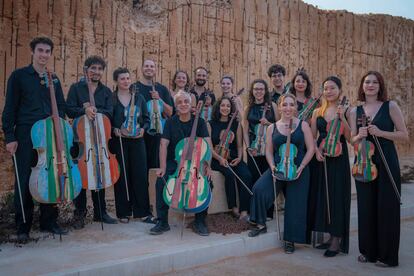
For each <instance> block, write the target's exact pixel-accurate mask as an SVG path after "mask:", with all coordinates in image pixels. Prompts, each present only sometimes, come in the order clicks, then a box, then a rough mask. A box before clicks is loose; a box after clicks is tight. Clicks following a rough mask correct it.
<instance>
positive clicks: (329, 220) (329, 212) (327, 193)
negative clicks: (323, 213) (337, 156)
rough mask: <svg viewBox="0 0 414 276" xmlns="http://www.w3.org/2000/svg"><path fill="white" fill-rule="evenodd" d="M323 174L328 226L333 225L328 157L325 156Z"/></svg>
mask: <svg viewBox="0 0 414 276" xmlns="http://www.w3.org/2000/svg"><path fill="white" fill-rule="evenodd" d="M323 172H324V175H325V190H326V207H327V211H328V224H331V207H330V200H329V188H328V170H327V167H326V156H324V158H323Z"/></svg>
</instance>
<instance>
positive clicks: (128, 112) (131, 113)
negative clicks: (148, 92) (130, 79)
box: [121, 85, 141, 137]
mask: <svg viewBox="0 0 414 276" xmlns="http://www.w3.org/2000/svg"><path fill="white" fill-rule="evenodd" d="M137 92H138V87H137V85H134V88H133V90H132V91H131V101H130V102H129V105H128V106H127V107H126V108H125V121H124V122H123V123H122V125H121V134H122V136H125V137H137V136H138V135H140V134H141V128H140V126H139V123H138V117H139V115H140V112H139V108H138V107H137V106H136V105H135V95H137Z"/></svg>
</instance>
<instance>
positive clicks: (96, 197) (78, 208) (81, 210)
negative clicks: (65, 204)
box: [73, 189, 106, 218]
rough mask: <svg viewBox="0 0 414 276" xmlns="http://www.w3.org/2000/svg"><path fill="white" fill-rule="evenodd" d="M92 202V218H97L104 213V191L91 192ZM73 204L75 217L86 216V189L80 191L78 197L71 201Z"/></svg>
mask: <svg viewBox="0 0 414 276" xmlns="http://www.w3.org/2000/svg"><path fill="white" fill-rule="evenodd" d="M91 195H92V201H93V216H94V217H96V218H99V217H100V216H101V214H100V210H101V211H102V214H105V213H106V202H105V189H102V190H97V191H91ZM73 203H75V216H86V189H82V190H81V192H80V193H79V195H78V197H77V198H75V199H74V200H73Z"/></svg>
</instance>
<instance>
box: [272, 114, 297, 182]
mask: <svg viewBox="0 0 414 276" xmlns="http://www.w3.org/2000/svg"><path fill="white" fill-rule="evenodd" d="M275 127H276V124H275ZM292 129H293V119H290V122H289V126H288V135H287V137H286V143H285V144H283V145H281V146H280V147H279V156H280V162H279V163H278V164H277V165H276V168H275V170H276V171H275V172H274V174H275V176H276V179H278V180H283V181H292V180H295V179H296V178H297V173H296V171H297V170H298V168H297V166H296V164H295V158H296V155H297V153H298V148H297V147H296V146H295V145H294V144H292V143H291V136H292Z"/></svg>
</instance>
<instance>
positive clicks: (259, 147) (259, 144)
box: [250, 104, 270, 156]
mask: <svg viewBox="0 0 414 276" xmlns="http://www.w3.org/2000/svg"><path fill="white" fill-rule="evenodd" d="M269 108H270V107H269V104H265V105H264V107H263V113H262V119H264V118H266V112H267V111H268V110H269ZM266 130H267V126H266V125H263V124H261V123H258V124H257V125H256V126H255V127H254V133H255V134H256V138H255V139H254V140H253V142H251V144H250V148H251V149H254V150H256V152H257V154H256V156H264V155H265V148H266V147H265V146H266V145H265V142H266Z"/></svg>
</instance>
